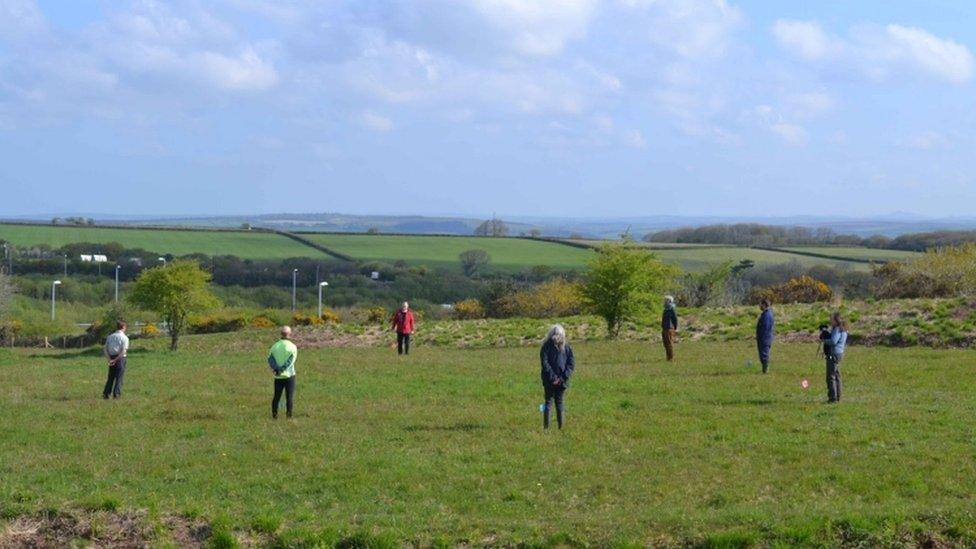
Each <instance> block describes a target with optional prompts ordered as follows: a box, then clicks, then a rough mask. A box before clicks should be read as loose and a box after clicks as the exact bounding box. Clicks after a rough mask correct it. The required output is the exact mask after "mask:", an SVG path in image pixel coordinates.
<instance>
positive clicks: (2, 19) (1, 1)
mask: <svg viewBox="0 0 976 549" xmlns="http://www.w3.org/2000/svg"><path fill="white" fill-rule="evenodd" d="M45 27H46V25H45V21H44V14H43V13H41V9H40V8H39V7H38V6H37V2H35V1H34V0H0V41H3V40H12V39H21V38H25V37H28V36H31V35H34V34H37V33H40V32H42V31H44V30H45Z"/></svg>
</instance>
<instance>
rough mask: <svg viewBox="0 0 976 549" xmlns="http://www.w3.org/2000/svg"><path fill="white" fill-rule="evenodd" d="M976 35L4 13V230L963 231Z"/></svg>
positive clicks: (489, 18) (592, 12) (893, 8)
mask: <svg viewBox="0 0 976 549" xmlns="http://www.w3.org/2000/svg"><path fill="white" fill-rule="evenodd" d="M973 21H976V2H970V1H966V0H957V1H949V0H929V1H924V2H923V1H902V2H897V1H880V0H879V1H870V0H863V1H859V2H849V1H818V2H779V1H759V0H743V1H734V0H606V1H602V2H601V1H597V0H535V1H527V0H451V1H447V0H444V1H413V2H411V1H406V0H387V1H371V0H354V1H343V0H333V1H311V0H273V1H272V0H269V1H261V0H212V1H208V2H202V1H201V2H197V1H191V0H187V1H182V0H176V1H172V2H153V1H133V2H129V1H124V0H117V1H109V0H105V1H95V0H89V1H85V0H70V1H69V0H61V1H53V0H0V193H2V194H0V215H7V216H10V215H24V214H44V213H67V212H90V213H99V214H112V215H130V214H139V215H147V214H148V215H163V214H165V215H171V214H185V215H198V214H236V213H270V212H284V211H292V212H315V211H340V212H348V213H367V214H368V213H377V214H378V213H404V214H405V213H412V214H464V215H473V216H485V215H490V214H491V213H497V214H499V215H500V216H505V215H533V216H559V217H606V216H636V215H656V214H677V215H775V216H789V215H799V214H813V215H818V214H831V215H833V214H837V215H848V216H867V215H873V214H881V213H889V212H894V211H909V212H915V213H920V214H925V215H930V216H954V215H969V214H973V213H974V212H973V210H972V204H974V203H976V185H974V184H976V175H974V174H976V169H974V168H976V161H974V157H976V155H974V154H973V151H976V140H974V127H976V114H974V113H976V61H974V55H973V49H974V48H976V25H973V24H972V22H973Z"/></svg>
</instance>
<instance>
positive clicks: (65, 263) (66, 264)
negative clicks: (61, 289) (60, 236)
mask: <svg viewBox="0 0 976 549" xmlns="http://www.w3.org/2000/svg"><path fill="white" fill-rule="evenodd" d="M64 277H65V278H68V254H64Z"/></svg>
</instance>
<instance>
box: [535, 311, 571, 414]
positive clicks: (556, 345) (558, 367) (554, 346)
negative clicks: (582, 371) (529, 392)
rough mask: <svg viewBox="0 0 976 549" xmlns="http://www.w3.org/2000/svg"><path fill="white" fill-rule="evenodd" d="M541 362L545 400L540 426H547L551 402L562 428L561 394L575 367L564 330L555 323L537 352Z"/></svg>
mask: <svg viewBox="0 0 976 549" xmlns="http://www.w3.org/2000/svg"><path fill="white" fill-rule="evenodd" d="M539 358H540V360H541V362H542V388H543V389H544V390H545V396H546V402H545V404H543V405H542V428H543V429H548V428H549V412H550V410H552V404H553V402H555V404H556V423H557V424H558V425H559V428H560V429H562V428H563V394H564V393H565V392H566V387H568V386H569V377H570V376H571V375H573V370H574V369H575V368H576V360H575V359H574V358H573V349H572V348H571V347H570V346H569V343H567V342H566V330H565V329H564V328H563V327H562V326H560V325H559V324H556V325H555V326H553V327H552V328H550V329H549V333H548V334H547V335H546V339H545V341H543V342H542V350H541V351H540V352H539Z"/></svg>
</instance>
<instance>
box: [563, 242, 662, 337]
mask: <svg viewBox="0 0 976 549" xmlns="http://www.w3.org/2000/svg"><path fill="white" fill-rule="evenodd" d="M678 273H679V270H678V268H677V267H674V266H673V265H668V264H665V263H662V262H661V261H659V260H658V259H657V257H656V256H655V255H654V254H653V253H651V252H649V251H647V250H644V249H641V248H640V247H638V246H634V245H632V244H627V243H618V244H605V245H603V246H601V247H600V248H599V249H598V250H597V255H596V257H595V258H593V259H592V260H590V262H589V264H588V265H587V269H586V272H585V273H584V274H583V283H582V285H581V286H580V294H581V295H582V297H583V302H584V303H585V304H586V306H587V307H588V308H589V309H590V310H591V311H592V312H594V313H596V314H597V315H600V316H601V317H603V319H604V320H605V321H606V322H607V333H608V334H609V336H610V337H611V338H614V337H617V334H618V333H620V324H621V323H622V322H623V321H624V320H633V319H635V318H637V317H639V316H641V315H647V314H653V313H654V312H656V311H657V310H659V308H660V306H661V305H660V304H661V297H662V294H663V293H664V292H665V291H666V290H667V289H668V288H669V287H670V286H671V284H672V282H673V281H674V278H675V277H676V276H677V275H678Z"/></svg>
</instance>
